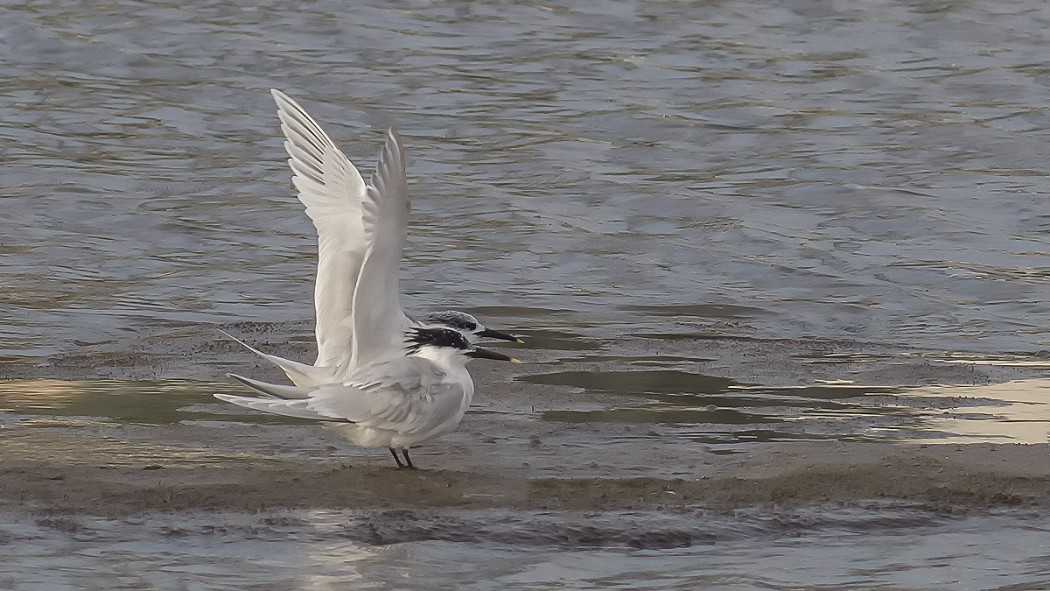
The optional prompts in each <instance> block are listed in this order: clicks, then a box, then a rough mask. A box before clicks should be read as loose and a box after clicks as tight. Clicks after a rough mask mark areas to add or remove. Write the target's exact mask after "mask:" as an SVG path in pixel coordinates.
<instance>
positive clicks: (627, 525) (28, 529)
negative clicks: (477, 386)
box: [0, 506, 1050, 591]
mask: <svg viewBox="0 0 1050 591" xmlns="http://www.w3.org/2000/svg"><path fill="white" fill-rule="evenodd" d="M391 513H392V514H384V513H382V512H380V513H371V514H354V513H349V512H331V511H314V512H303V511H300V512H289V513H286V514H284V515H281V516H277V517H275V516H267V517H265V518H264V517H260V516H255V515H243V514H212V515H206V516H185V515H181V516H179V517H178V519H173V518H171V517H167V516H157V517H146V518H130V519H126V520H99V519H81V518H78V519H69V518H50V519H49V518H44V519H37V520H35V521H27V520H24V519H17V518H9V519H6V520H5V521H6V523H5V525H4V526H3V527H0V536H2V537H3V538H4V539H5V540H7V541H9V542H13V543H9V544H7V545H6V547H7V548H8V549H9V550H8V552H7V553H5V556H2V557H0V584H3V585H4V588H6V589H11V591H28V590H33V591H37V590H43V589H46V590H48V591H52V590H55V591H59V590H66V589H70V590H73V589H76V590H78V591H81V590H96V589H97V590H107V591H108V590H111V589H180V590H182V589H185V590H193V591H196V590H198V589H199V590H204V589H207V590H226V589H230V590H233V589H261V590H275V591H276V590H285V589H304V590H306V589H309V590H327V589H333V590H334V589H377V590H378V589H403V590H407V589H476V590H482V589H530V590H531V589H646V590H661V591H671V590H681V591H686V590H692V589H718V590H745V589H813V590H822V589H826V590H832V589H834V590H840V589H857V590H861V589H865V590H866V589H958V590H970V589H1002V590H1007V589H1009V590H1010V591H1040V590H1043V589H1046V585H1047V584H1048V583H1050V522H1048V521H1047V519H1046V518H1045V516H1038V515H1023V516H1021V515H988V516H980V517H968V518H958V517H946V516H939V515H935V514H930V513H926V512H923V511H921V510H917V509H914V508H908V507H893V506H888V507H872V508H869V509H854V510H842V511H821V512H820V513H819V514H817V513H812V512H806V511H797V512H794V513H791V514H788V515H784V514H779V515H773V514H768V513H762V512H739V513H737V514H735V515H719V514H714V515H706V514H698V515H696V516H692V517H677V518H676V519H675V520H674V521H673V522H672V521H670V520H668V519H666V518H661V517H660V516H654V515H651V514H646V513H625V514H618V515H611V514H603V515H597V516H586V515H564V514H539V515H533V516H528V517H524V518H522V517H520V516H507V515H505V514H500V513H494V512H489V513H478V514H472V513H468V514H466V515H463V514H460V515H458V516H456V517H452V518H449V517H447V516H429V517H425V516H419V515H415V514H412V513H411V512H391ZM376 532H379V533H378V534H377V533H376ZM384 532H387V533H389V532H394V536H392V537H388V538H383V533H384ZM377 542H378V543H377ZM84 572H97V573H98V574H97V575H95V576H92V577H91V578H90V579H87V580H85V579H84V578H83V577H82V573H84Z"/></svg>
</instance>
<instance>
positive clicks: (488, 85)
mask: <svg viewBox="0 0 1050 591" xmlns="http://www.w3.org/2000/svg"><path fill="white" fill-rule="evenodd" d="M0 9H2V10H3V14H4V18H3V19H2V24H0V48H2V51H0V67H2V69H3V71H4V72H5V76H4V79H3V80H2V81H0V90H2V92H0V109H2V110H3V112H4V113H5V116H4V121H3V126H2V127H0V134H2V140H3V141H2V143H3V144H4V146H5V147H4V148H3V149H2V152H0V158H2V160H3V186H4V195H3V201H4V213H5V218H6V220H7V223H6V224H5V230H4V240H3V244H2V245H0V249H2V252H3V253H4V256H3V257H2V259H0V272H2V273H3V274H4V276H5V280H4V289H3V290H0V305H2V306H3V308H4V310H5V320H6V322H5V323H4V325H3V326H2V327H0V330H2V331H3V332H2V342H0V355H4V356H16V357H25V356H28V357H33V356H39V355H47V354H52V353H56V352H70V351H75V350H76V349H77V348H78V347H82V346H84V345H90V344H98V343H117V344H119V343H121V342H123V341H124V340H126V339H128V338H129V337H133V336H134V335H141V334H142V333H143V332H150V331H155V330H157V329H158V328H159V327H164V328H168V329H171V328H172V327H178V328H182V329H184V330H198V328H196V327H200V326H203V325H209V324H215V323H223V322H229V321H231V320H252V321H273V320H295V321H300V320H301V321H305V320H308V319H309V318H310V314H311V310H310V305H309V301H310V292H311V286H310V281H311V274H312V263H313V249H314V246H313V240H312V228H311V226H310V224H309V222H308V221H307V219H306V217H305V216H304V215H303V213H302V211H301V208H300V206H299V204H298V202H297V201H296V200H295V199H294V197H293V196H292V191H291V190H290V187H289V182H288V180H289V179H288V177H289V174H288V172H287V170H286V168H285V165H284V163H283V161H284V154H283V151H282V150H281V148H280V144H281V139H280V136H279V130H278V126H277V119H276V117H275V114H274V106H273V104H272V102H271V100H270V97H269V95H268V94H267V92H266V89H268V88H270V87H278V88H282V89H284V90H286V91H288V92H289V93H291V94H292V95H294V96H296V97H298V98H301V99H302V100H303V102H304V103H305V104H306V105H307V107H308V108H309V109H310V111H311V112H312V113H313V114H314V115H315V116H316V117H317V118H319V119H320V120H321V121H322V122H323V123H324V125H325V126H326V127H327V128H328V130H329V131H330V132H331V134H332V135H333V136H334V137H336V138H337V139H338V140H340V142H341V144H342V145H343V147H344V149H345V151H346V152H347V153H348V155H350V156H351V158H353V159H355V160H356V161H358V162H359V163H361V168H362V169H364V170H367V169H370V168H371V166H372V162H373V161H374V157H375V155H376V153H377V152H378V147H379V142H380V138H381V135H380V133H381V131H382V129H384V128H385V127H386V126H389V125H396V126H397V127H398V128H399V129H400V130H401V131H402V133H403V135H404V137H405V143H406V146H407V150H408V154H409V160H410V169H409V170H410V174H411V177H412V181H413V183H414V184H413V186H412V193H413V198H414V205H415V213H414V217H413V227H412V232H411V234H412V239H411V240H412V242H411V246H410V250H409V253H408V256H407V261H406V265H405V267H406V272H405V276H406V278H405V282H404V283H405V288H406V290H407V292H408V293H409V297H408V301H409V302H408V303H409V304H410V308H412V309H415V310H426V309H432V308H438V307H444V306H447V305H449V304H456V305H461V306H467V307H476V308H477V309H480V310H484V312H485V315H486V317H487V318H488V319H489V320H490V321H491V323H492V324H495V325H508V324H509V325H517V326H519V327H524V326H525V325H527V324H533V323H538V324H540V325H542V326H544V327H554V326H557V325H559V324H561V325H570V326H574V327H576V328H579V329H580V330H582V331H583V332H585V333H589V334H591V335H594V336H601V335H602V334H608V331H615V332H621V331H627V332H631V331H653V330H655V331H658V332H673V331H674V330H678V329H680V328H681V325H684V326H685V327H686V328H688V327H690V326H693V325H697V324H699V325H702V326H704V327H713V328H714V330H715V331H716V332H718V333H721V334H736V335H741V334H742V335H750V336H761V337H773V338H783V337H794V336H817V337H830V338H856V339H860V340H867V341H875V342H881V343H892V344H909V345H917V346H921V347H928V348H935V349H947V350H983V351H994V352H1003V351H1020V352H1031V351H1036V350H1039V349H1046V348H1047V347H1048V342H1050V341H1048V336H1047V334H1048V333H1047V330H1048V329H1047V327H1048V326H1050V303H1048V299H1047V298H1046V295H1045V294H1046V290H1045V283H1046V280H1047V278H1048V276H1050V267H1048V265H1047V260H1046V256H1045V255H1046V252H1047V250H1048V245H1050V216H1048V214H1047V209H1046V207H1045V203H1046V200H1047V195H1046V189H1045V186H1046V176H1047V170H1046V166H1045V163H1046V162H1047V160H1048V156H1050V148H1048V145H1050V144H1048V143H1047V142H1046V135H1045V133H1044V130H1045V128H1046V127H1047V122H1048V119H1047V114H1046V113H1045V109H1044V108H1043V107H1042V105H1045V104H1047V103H1048V102H1050V77H1048V76H1047V73H1046V69H1045V66H1044V65H1043V62H1044V61H1045V60H1044V57H1045V55H1046V54H1047V51H1048V49H1050V47H1048V43H1050V41H1048V40H1047V38H1046V36H1045V34H1044V33H1045V31H1046V30H1047V28H1048V26H1050V8H1048V7H1047V6H1046V5H1045V4H1043V3H1040V2H1020V3H1011V4H1010V5H1009V6H1000V5H998V4H988V3H972V2H971V3H962V4H951V5H947V4H945V5H937V6H935V7H931V6H930V5H928V4H926V3H907V2H906V3H899V2H889V1H883V2H872V3H864V4H862V5H857V4H856V3H846V2H811V1H807V0H800V1H793V2H788V3H786V4H784V3H781V4H777V5H775V6H773V5H767V4H765V3H754V2H749V1H746V0H745V1H730V2H717V3H713V4H711V3H706V4H703V5H692V4H689V3H684V4H683V3H678V2H627V3H622V2H615V3H611V2H606V3H601V4H594V3H579V2H571V1H569V2H561V3H555V4H549V3H548V4H534V3H533V4H530V3H524V4H522V3H516V4H513V5H505V4H501V5H498V6H497V5H492V6H488V5H478V4H473V3H463V2H459V1H437V2H409V3H401V4H398V5H394V6H391V5H389V4H388V3H376V4H374V5H361V4H360V3H359V4H355V6H354V8H353V10H347V9H346V5H345V3H342V2H335V1H331V0H321V1H318V2H311V3H308V4H305V5H304V4H302V3H300V4H295V5H288V6H283V5H282V6H275V7H260V6H257V5H256V4H253V3H243V2H242V3H238V2H234V3H229V2H225V3H222V4H221V5H210V4H207V3H190V4H182V5H161V4H156V3H139V2H122V1H119V0H118V1H116V2H109V3H107V4H105V5H104V6H91V7H90V8H89V7H87V6H86V5H83V4H81V3H75V2H52V3H47V4H41V3H24V2H17V1H8V2H2V3H0ZM551 310H559V311H563V312H564V313H562V314H557V315H551V314H548V313H547V311H551ZM712 312H717V313H716V314H715V315H714V316H712ZM715 318H717V320H718V322H717V323H715V322H714V319H715ZM676 322H678V323H681V325H678V326H676V325H675V323H676ZM610 323H611V324H610Z"/></svg>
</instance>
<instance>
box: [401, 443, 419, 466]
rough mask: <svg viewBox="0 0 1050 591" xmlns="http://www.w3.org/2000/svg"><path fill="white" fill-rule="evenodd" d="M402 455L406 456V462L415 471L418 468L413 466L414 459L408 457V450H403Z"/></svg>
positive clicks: (404, 448) (405, 448)
mask: <svg viewBox="0 0 1050 591" xmlns="http://www.w3.org/2000/svg"><path fill="white" fill-rule="evenodd" d="M401 454H402V455H404V456H405V462H406V463H408V467H409V468H411V469H413V470H415V469H416V467H415V466H413V465H412V458H410V457H408V448H407V447H403V448H401Z"/></svg>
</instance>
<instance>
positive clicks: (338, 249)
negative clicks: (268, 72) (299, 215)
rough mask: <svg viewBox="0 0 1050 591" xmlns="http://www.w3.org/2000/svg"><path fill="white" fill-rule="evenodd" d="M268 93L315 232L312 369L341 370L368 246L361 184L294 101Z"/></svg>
mask: <svg viewBox="0 0 1050 591" xmlns="http://www.w3.org/2000/svg"><path fill="white" fill-rule="evenodd" d="M270 93H271V94H272V95H273V98H274V101H275V102H276V103H277V116H278V117H279V118H280V120H281V131H282V132H283V133H284V136H285V138H286V140H287V141H286V142H285V143H284V148H285V151H286V152H288V156H289V159H288V165H289V167H290V168H291V170H292V173H293V175H294V176H293V178H292V182H293V184H294V185H295V188H296V189H297V190H298V191H299V201H301V202H302V204H303V205H304V206H305V207H306V214H307V215H308V216H309V217H310V219H311V220H312V221H313V224H314V227H315V228H316V229H317V279H316V282H315V284H314V312H315V314H316V321H317V325H316V329H315V335H316V338H317V360H316V361H315V362H314V365H318V366H322V365H323V366H332V367H340V366H345V365H347V364H348V362H349V359H350V356H351V355H352V351H351V347H352V343H353V336H354V335H353V330H354V325H353V298H354V288H355V286H356V284H357V279H358V274H359V273H360V270H361V263H362V261H363V260H364V257H365V252H366V244H367V243H366V239H365V233H364V227H363V223H362V209H361V207H362V201H363V199H364V198H365V192H366V191H365V182H364V179H363V178H362V177H361V173H360V172H358V170H357V168H356V167H355V166H354V165H353V163H351V162H350V160H349V159H347V157H346V156H345V155H344V154H343V153H342V152H341V151H340V150H339V148H338V147H337V146H336V145H335V142H333V141H332V140H331V138H329V137H328V134H326V133H325V132H324V130H323V129H321V126H320V125H318V124H317V122H316V121H314V120H313V118H312V117H310V115H308V114H307V113H306V111H305V110H303V108H302V107H301V106H299V104H298V103H296V102H295V101H294V100H292V99H291V98H289V97H288V96H287V95H285V94H284V93H282V92H281V91H279V90H271V91H270Z"/></svg>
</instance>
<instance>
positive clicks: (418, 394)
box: [215, 326, 518, 469]
mask: <svg viewBox="0 0 1050 591" xmlns="http://www.w3.org/2000/svg"><path fill="white" fill-rule="evenodd" d="M400 336H401V353H400V354H399V355H397V356H394V357H389V358H387V359H384V360H379V361H376V362H373V363H370V364H368V365H367V366H364V367H361V368H359V369H358V370H357V371H356V372H355V374H354V375H353V376H352V377H351V378H350V379H349V380H347V381H345V382H343V383H337V384H327V385H318V386H311V387H305V388H304V387H298V386H282V385H277V384H267V383H265V382H260V381H257V380H252V379H248V378H245V377H241V376H237V375H233V374H231V377H233V378H234V379H236V380H237V381H239V382H241V383H242V384H244V385H245V386H248V387H249V388H251V389H253V390H255V391H257V392H260V393H262V394H263V395H265V396H266V397H265V398H252V397H248V396H233V395H230V394H215V397H216V398H218V399H220V400H224V401H226V402H230V403H233V404H236V405H238V406H243V407H246V408H251V409H255V410H260V411H263V412H268V413H274V414H279V415H284V416H289V417H297V418H301V419H311V420H316V421H324V422H326V423H328V424H329V425H331V426H333V427H334V428H336V430H338V431H339V433H340V434H341V435H343V436H344V437H346V438H347V439H349V440H350V441H352V442H353V443H354V444H356V445H359V446H361V447H386V448H388V449H389V450H390V453H391V455H393V456H394V461H395V462H396V463H397V467H398V468H412V469H414V468H415V466H414V465H413V464H412V459H411V458H410V457H409V455H408V449H409V448H410V447H412V446H415V445H419V444H421V443H424V442H427V441H430V440H432V439H435V438H437V437H440V436H441V435H444V434H445V433H448V432H449V431H452V430H453V429H455V428H456V426H457V425H459V422H460V420H462V419H463V414H464V413H465V412H466V410H467V407H468V406H470V401H471V398H472V397H473V396H474V381H473V380H472V379H471V377H470V373H468V372H467V368H466V364H467V362H468V361H470V360H471V359H473V358H485V359H495V360H499V361H510V362H512V363H517V362H518V360H517V359H514V358H513V357H510V356H507V355H504V354H502V353H497V352H495V351H489V350H488V349H482V348H480V347H478V346H477V345H474V344H472V343H471V342H470V341H469V340H468V339H467V337H466V336H465V335H464V334H463V333H461V332H459V331H456V330H452V329H449V328H431V327H415V326H413V327H409V328H408V329H407V330H406V331H405V332H404V333H402V335H400ZM398 450H400V451H401V455H402V456H404V462H402V459H401V457H398V453H397V452H398Z"/></svg>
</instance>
